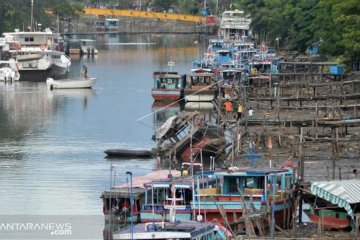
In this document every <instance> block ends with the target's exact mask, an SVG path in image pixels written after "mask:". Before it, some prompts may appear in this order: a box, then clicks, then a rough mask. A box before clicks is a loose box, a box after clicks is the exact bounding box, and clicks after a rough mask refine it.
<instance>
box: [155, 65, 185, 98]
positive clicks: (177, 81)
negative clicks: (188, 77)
mask: <svg viewBox="0 0 360 240" xmlns="http://www.w3.org/2000/svg"><path fill="white" fill-rule="evenodd" d="M153 81H154V86H153V89H152V96H153V98H154V100H155V101H176V100H179V99H180V98H182V97H183V95H184V86H185V85H184V83H185V81H184V76H183V75H180V74H178V73H177V72H154V74H153Z"/></svg>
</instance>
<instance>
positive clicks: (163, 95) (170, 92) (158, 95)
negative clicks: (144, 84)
mask: <svg viewBox="0 0 360 240" xmlns="http://www.w3.org/2000/svg"><path fill="white" fill-rule="evenodd" d="M151 95H152V97H153V99H154V100H155V101H164V102H172V101H176V100H179V99H180V98H182V97H183V96H184V91H183V90H182V89H152V90H151Z"/></svg>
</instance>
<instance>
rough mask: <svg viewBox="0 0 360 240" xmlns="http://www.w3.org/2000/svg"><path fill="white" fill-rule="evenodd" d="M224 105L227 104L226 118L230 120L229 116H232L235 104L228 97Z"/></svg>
mask: <svg viewBox="0 0 360 240" xmlns="http://www.w3.org/2000/svg"><path fill="white" fill-rule="evenodd" d="M224 106H225V112H226V119H227V120H229V118H230V117H229V116H231V115H232V112H233V105H232V103H231V102H230V100H229V99H226V102H225V103H224Z"/></svg>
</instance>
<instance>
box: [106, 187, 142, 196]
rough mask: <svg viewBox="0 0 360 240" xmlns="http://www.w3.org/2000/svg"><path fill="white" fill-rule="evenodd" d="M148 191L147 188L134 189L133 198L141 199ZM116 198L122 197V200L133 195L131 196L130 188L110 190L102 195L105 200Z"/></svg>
mask: <svg viewBox="0 0 360 240" xmlns="http://www.w3.org/2000/svg"><path fill="white" fill-rule="evenodd" d="M145 191H146V189H145V188H138V187H136V188H133V189H132V191H131V193H132V195H133V197H134V198H135V199H136V198H139V197H140V196H141V195H142V194H144V193H145ZM110 196H111V197H114V198H118V197H122V198H130V196H131V194H130V188H129V187H123V188H111V191H110V190H107V191H104V192H103V193H102V197H103V198H110Z"/></svg>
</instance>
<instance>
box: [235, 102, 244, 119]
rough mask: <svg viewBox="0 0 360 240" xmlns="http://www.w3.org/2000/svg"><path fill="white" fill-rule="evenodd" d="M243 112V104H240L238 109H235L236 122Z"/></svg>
mask: <svg viewBox="0 0 360 240" xmlns="http://www.w3.org/2000/svg"><path fill="white" fill-rule="evenodd" d="M243 110H244V106H243V104H242V103H241V102H240V103H239V105H238V109H237V117H236V121H239V120H240V119H241V116H242V113H243Z"/></svg>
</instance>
